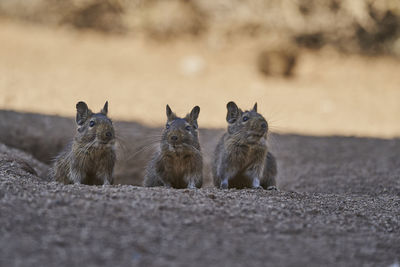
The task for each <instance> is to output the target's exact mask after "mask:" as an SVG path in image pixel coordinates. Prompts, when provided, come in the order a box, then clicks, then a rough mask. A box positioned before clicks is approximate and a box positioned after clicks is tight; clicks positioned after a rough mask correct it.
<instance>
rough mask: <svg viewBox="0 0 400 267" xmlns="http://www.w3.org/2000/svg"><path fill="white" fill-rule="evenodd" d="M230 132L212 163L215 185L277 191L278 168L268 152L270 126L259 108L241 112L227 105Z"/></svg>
mask: <svg viewBox="0 0 400 267" xmlns="http://www.w3.org/2000/svg"><path fill="white" fill-rule="evenodd" d="M227 108H228V114H227V121H228V124H229V125H228V131H227V132H226V133H225V134H224V135H223V136H222V137H221V139H220V141H219V143H218V145H217V147H216V149H215V155H214V160H213V167H212V172H213V177H214V185H215V186H216V187H220V188H246V187H250V188H261V187H262V188H264V189H274V188H275V189H276V175H277V166H276V160H275V157H274V156H273V155H272V154H271V153H270V152H269V151H268V146H267V134H268V123H267V121H266V120H265V119H264V117H263V116H261V114H259V113H257V104H255V105H254V108H253V109H252V110H250V111H244V112H243V111H242V110H241V109H239V108H238V107H237V106H236V104H235V103H234V102H229V103H228V105H227Z"/></svg>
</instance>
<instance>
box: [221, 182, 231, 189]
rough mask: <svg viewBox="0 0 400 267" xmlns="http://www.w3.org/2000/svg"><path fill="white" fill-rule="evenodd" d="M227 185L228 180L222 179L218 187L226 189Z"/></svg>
mask: <svg viewBox="0 0 400 267" xmlns="http://www.w3.org/2000/svg"><path fill="white" fill-rule="evenodd" d="M228 187H229V185H228V181H222V182H221V185H220V188H221V189H228Z"/></svg>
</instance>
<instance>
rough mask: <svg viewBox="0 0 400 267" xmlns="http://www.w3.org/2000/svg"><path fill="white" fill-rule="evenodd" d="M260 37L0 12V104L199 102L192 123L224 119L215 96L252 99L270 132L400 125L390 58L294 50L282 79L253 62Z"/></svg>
mask: <svg viewBox="0 0 400 267" xmlns="http://www.w3.org/2000/svg"><path fill="white" fill-rule="evenodd" d="M262 43H263V42H262V40H261V41H260V40H234V41H232V42H230V43H226V42H223V41H222V40H219V39H218V38H211V37H209V38H207V37H205V38H203V39H196V40H190V39H182V40H180V41H173V42H164V43H160V42H158V43H157V42H149V41H145V40H144V39H143V38H140V37H139V36H132V35H127V36H113V35H111V36H105V35H100V34H94V33H90V32H88V33H85V32H83V33H82V32H80V33H78V32H74V31H68V30H65V29H59V30H56V29H47V28H45V27H35V26H30V25H26V24H15V23H11V22H7V21H5V20H1V21H0V58H1V61H0V95H1V97H0V108H2V109H13V110H21V111H33V112H40V113H46V114H58V115H64V116H65V115H67V116H73V115H74V112H75V108H74V107H75V104H76V102H77V101H78V100H85V101H87V102H88V104H89V106H90V107H93V109H96V110H97V109H100V108H101V107H102V105H103V104H104V101H105V100H109V101H110V114H111V116H112V117H114V118H115V119H124V120H135V121H139V122H141V123H144V124H146V125H153V126H154V125H162V124H163V123H164V121H165V104H167V103H169V104H170V105H171V107H172V108H173V110H175V111H177V113H178V114H185V113H186V112H188V111H189V110H190V109H191V108H192V107H193V106H194V105H199V106H200V107H201V113H200V120H199V123H200V127H216V128H220V127H225V120H224V118H225V113H226V109H225V105H226V103H227V102H228V101H230V100H234V101H236V102H238V104H239V105H240V106H242V107H243V108H250V107H252V105H253V104H254V102H256V101H257V102H258V104H259V105H258V106H259V110H260V112H261V113H263V114H264V115H265V116H266V117H267V118H268V119H269V121H270V124H271V126H272V129H273V130H274V131H275V132H282V133H300V134H311V135H332V134H338V135H357V136H375V137H387V138H389V137H393V136H399V135H400V124H399V123H398V116H397V114H399V113H400V105H399V103H398V100H399V99H400V90H399V89H398V85H399V84H400V75H398V73H399V70H400V62H399V61H396V60H394V59H392V58H389V57H379V58H366V57H361V56H357V55H340V54H337V53H336V52H333V51H332V50H330V49H329V48H327V49H324V50H322V51H319V52H308V51H302V53H301V55H299V64H298V66H297V69H296V76H295V77H294V78H292V79H283V78H266V77H264V76H263V75H261V74H260V73H259V72H258V71H257V68H256V57H257V55H258V53H259V52H260V51H261V49H263V45H262Z"/></svg>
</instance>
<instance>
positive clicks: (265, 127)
mask: <svg viewBox="0 0 400 267" xmlns="http://www.w3.org/2000/svg"><path fill="white" fill-rule="evenodd" d="M261 128H263V129H264V130H266V129H267V124H266V123H265V122H263V123H261Z"/></svg>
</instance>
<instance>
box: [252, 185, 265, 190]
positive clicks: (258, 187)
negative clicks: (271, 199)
mask: <svg viewBox="0 0 400 267" xmlns="http://www.w3.org/2000/svg"><path fill="white" fill-rule="evenodd" d="M252 189H264V188H263V187H262V186H260V185H259V186H253V187H252Z"/></svg>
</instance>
